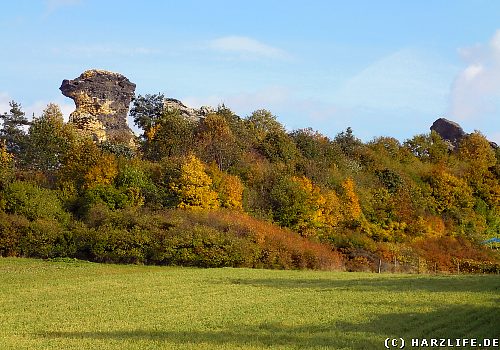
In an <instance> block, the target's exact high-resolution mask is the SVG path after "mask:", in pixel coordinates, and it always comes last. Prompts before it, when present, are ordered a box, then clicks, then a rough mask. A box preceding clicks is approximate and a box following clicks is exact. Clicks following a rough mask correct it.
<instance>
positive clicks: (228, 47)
mask: <svg viewBox="0 0 500 350" xmlns="http://www.w3.org/2000/svg"><path fill="white" fill-rule="evenodd" d="M208 46H209V47H210V48H211V49H213V50H216V51H219V52H223V53H228V54H237V55H239V56H241V57H243V58H259V57H260V58H272V59H281V60H287V59H290V58H291V56H290V54H288V53H287V52H286V51H284V50H282V49H279V48H276V47H273V46H270V45H267V44H264V43H262V42H260V41H258V40H255V39H252V38H249V37H245V36H236V35H232V36H225V37H222V38H218V39H214V40H211V41H209V43H208Z"/></svg>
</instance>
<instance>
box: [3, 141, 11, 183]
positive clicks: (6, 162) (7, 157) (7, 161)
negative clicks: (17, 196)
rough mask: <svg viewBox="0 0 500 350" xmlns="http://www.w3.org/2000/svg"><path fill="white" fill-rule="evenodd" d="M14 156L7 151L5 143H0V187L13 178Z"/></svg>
mask: <svg viewBox="0 0 500 350" xmlns="http://www.w3.org/2000/svg"><path fill="white" fill-rule="evenodd" d="M13 168H14V156H13V155H12V154H10V153H9V151H7V145H6V143H5V141H3V142H0V186H2V184H3V183H4V182H5V181H6V180H7V179H8V178H9V177H11V176H13V170H14V169H13Z"/></svg>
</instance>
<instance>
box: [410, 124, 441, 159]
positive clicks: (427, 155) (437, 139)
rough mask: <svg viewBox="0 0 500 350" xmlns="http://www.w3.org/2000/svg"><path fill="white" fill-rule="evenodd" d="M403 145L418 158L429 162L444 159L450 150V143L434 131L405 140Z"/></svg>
mask: <svg viewBox="0 0 500 350" xmlns="http://www.w3.org/2000/svg"><path fill="white" fill-rule="evenodd" d="M404 147H406V148H407V149H408V150H409V151H410V152H411V153H413V155H415V156H416V157H417V158H419V159H420V160H422V161H425V162H431V163H439V162H442V161H445V160H446V158H447V157H448V154H449V150H450V145H449V144H447V143H446V141H444V140H443V139H442V138H441V136H439V134H438V133H437V132H435V131H431V133H429V134H420V135H416V136H414V137H413V138H411V139H409V140H406V141H405V142H404Z"/></svg>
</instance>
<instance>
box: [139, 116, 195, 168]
mask: <svg viewBox="0 0 500 350" xmlns="http://www.w3.org/2000/svg"><path fill="white" fill-rule="evenodd" d="M194 128H195V125H194V123H193V122H192V121H190V120H189V119H187V118H184V117H182V116H181V115H180V113H179V111H177V110H167V111H165V112H163V114H162V115H161V116H160V117H159V118H158V119H157V120H156V122H155V124H154V126H153V127H152V128H150V129H149V130H148V132H146V133H145V145H144V153H145V155H146V157H147V158H148V159H151V160H160V159H161V158H163V157H176V156H183V155H186V154H187V153H189V151H190V150H191V148H192V147H193V138H194Z"/></svg>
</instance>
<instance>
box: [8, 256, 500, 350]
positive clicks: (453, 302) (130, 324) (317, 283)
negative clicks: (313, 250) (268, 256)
mask: <svg viewBox="0 0 500 350" xmlns="http://www.w3.org/2000/svg"><path fill="white" fill-rule="evenodd" d="M499 305H500V276H498V275H403V274H370V273H354V272H351V273H348V272H325V271H303V270H302V271H296V270H292V271H290V270H288V271H279V270H260V269H234V268H220V269H219V268H217V269H199V268H182V267H161V266H141V265H111V264H97V263H89V262H84V261H79V260H60V261H44V260H32V259H21V258H0V319H1V327H0V349H16V350H17V349H75V350H76V349H78V350H81V349H105V350H110V349H141V350H142V349H269V348H272V349H383V348H384V339H386V338H387V337H391V338H393V337H396V338H399V337H403V338H404V339H406V340H409V339H411V338H443V337H445V338H494V337H496V338H498V337H499V325H500V307H499ZM407 348H410V347H407Z"/></svg>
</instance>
